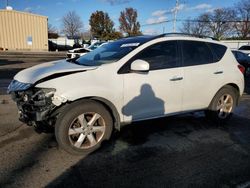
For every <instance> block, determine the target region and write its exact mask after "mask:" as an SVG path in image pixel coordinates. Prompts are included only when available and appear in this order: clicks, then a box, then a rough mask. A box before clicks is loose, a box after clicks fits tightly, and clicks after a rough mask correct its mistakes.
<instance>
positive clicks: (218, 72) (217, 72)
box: [214, 71, 223, 74]
mask: <svg viewBox="0 0 250 188" xmlns="http://www.w3.org/2000/svg"><path fill="white" fill-rule="evenodd" d="M222 73H223V71H216V72H214V74H222Z"/></svg>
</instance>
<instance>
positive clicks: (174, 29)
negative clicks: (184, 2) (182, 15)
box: [173, 0, 179, 33]
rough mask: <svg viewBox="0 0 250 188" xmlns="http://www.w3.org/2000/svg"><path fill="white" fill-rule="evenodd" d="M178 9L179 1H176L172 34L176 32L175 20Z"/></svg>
mask: <svg viewBox="0 0 250 188" xmlns="http://www.w3.org/2000/svg"><path fill="white" fill-rule="evenodd" d="M178 8H179V1H178V0H176V3H175V9H174V26H173V32H174V33H175V32H176V18H177V12H178Z"/></svg>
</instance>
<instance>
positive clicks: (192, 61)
mask: <svg viewBox="0 0 250 188" xmlns="http://www.w3.org/2000/svg"><path fill="white" fill-rule="evenodd" d="M182 54H183V66H194V65H204V64H209V63H213V62H214V61H213V53H212V51H211V50H210V48H209V47H208V45H207V44H206V43H205V42H199V41H182Z"/></svg>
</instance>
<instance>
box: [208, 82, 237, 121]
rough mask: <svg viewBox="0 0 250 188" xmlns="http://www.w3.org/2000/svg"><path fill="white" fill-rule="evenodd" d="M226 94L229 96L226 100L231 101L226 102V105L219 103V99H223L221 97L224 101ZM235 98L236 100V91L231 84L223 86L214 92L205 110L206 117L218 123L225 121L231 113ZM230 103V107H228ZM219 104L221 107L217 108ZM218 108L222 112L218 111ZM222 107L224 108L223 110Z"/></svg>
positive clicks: (234, 105) (235, 101)
mask: <svg viewBox="0 0 250 188" xmlns="http://www.w3.org/2000/svg"><path fill="white" fill-rule="evenodd" d="M227 96H228V97H229V98H228V100H230V101H231V102H230V104H228V107H226V104H225V103H223V105H221V101H223V99H225V100H224V101H226V97H227ZM228 100H227V101H228ZM237 100H238V91H237V90H236V89H235V88H234V87H232V86H224V87H223V88H221V89H220V90H219V91H218V92H217V93H216V95H215V96H214V98H213V99H212V101H211V103H210V105H209V107H208V109H207V110H206V111H205V115H206V117H207V118H208V119H209V120H212V121H213V122H215V123H219V124H224V123H226V122H227V121H228V120H229V119H230V118H231V116H232V113H233V111H234V109H235V107H236V104H237ZM230 105H231V108H230V107H229V106H230ZM219 106H221V108H219ZM218 108H219V109H220V110H221V111H222V112H220V110H218ZM223 108H225V109H224V110H223Z"/></svg>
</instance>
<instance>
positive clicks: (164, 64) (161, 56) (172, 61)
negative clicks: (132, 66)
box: [134, 41, 178, 70]
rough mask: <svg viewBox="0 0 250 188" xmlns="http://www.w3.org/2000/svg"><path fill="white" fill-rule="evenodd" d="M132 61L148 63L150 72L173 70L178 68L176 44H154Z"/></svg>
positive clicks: (172, 42)
mask: <svg viewBox="0 0 250 188" xmlns="http://www.w3.org/2000/svg"><path fill="white" fill-rule="evenodd" d="M134 59H142V60H145V61H147V62H148V63H149V65H150V70H158V69H167V68H174V67H177V66H178V55H177V42H176V41H168V42H161V43H158V44H154V45H152V46H150V47H148V48H147V49H145V50H143V51H142V52H141V53H139V54H138V55H137V56H135V57H134Z"/></svg>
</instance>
